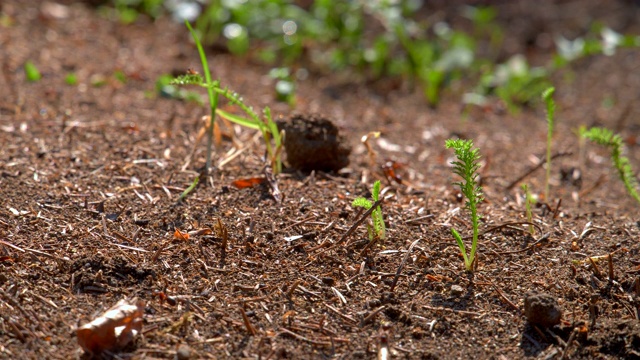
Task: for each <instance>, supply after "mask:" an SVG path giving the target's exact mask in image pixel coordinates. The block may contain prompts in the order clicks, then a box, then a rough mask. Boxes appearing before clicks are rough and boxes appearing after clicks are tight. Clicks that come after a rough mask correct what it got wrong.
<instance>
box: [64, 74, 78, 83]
mask: <svg viewBox="0 0 640 360" xmlns="http://www.w3.org/2000/svg"><path fill="white" fill-rule="evenodd" d="M64 82H65V84H67V85H71V86H74V85H77V84H78V76H77V75H76V74H75V73H69V74H67V76H65V77H64Z"/></svg>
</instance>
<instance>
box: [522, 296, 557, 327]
mask: <svg viewBox="0 0 640 360" xmlns="http://www.w3.org/2000/svg"><path fill="white" fill-rule="evenodd" d="M524 315H525V316H526V318H527V321H529V323H531V324H532V325H540V326H543V327H552V326H554V325H557V324H559V323H560V318H561V317H562V310H561V309H560V306H558V301H557V300H556V298H555V297H553V296H551V295H549V294H544V293H537V292H529V293H527V294H526V296H525V298H524Z"/></svg>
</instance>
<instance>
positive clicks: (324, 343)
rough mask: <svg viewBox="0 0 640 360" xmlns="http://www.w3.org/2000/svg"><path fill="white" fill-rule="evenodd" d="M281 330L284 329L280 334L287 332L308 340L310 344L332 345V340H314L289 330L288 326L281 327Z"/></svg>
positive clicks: (299, 338)
mask: <svg viewBox="0 0 640 360" xmlns="http://www.w3.org/2000/svg"><path fill="white" fill-rule="evenodd" d="M280 331H282V332H281V333H280V334H287V335H289V336H293V337H294V338H296V339H298V340H302V341H306V342H308V343H310V344H313V345H320V346H331V343H330V342H327V341H317V340H312V339H309V338H306V337H304V336H302V335H299V334H296V333H294V332H293V331H291V330H289V329H287V328H280Z"/></svg>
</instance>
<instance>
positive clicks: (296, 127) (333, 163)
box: [277, 114, 351, 172]
mask: <svg viewBox="0 0 640 360" xmlns="http://www.w3.org/2000/svg"><path fill="white" fill-rule="evenodd" d="M277 123H278V128H279V129H280V130H284V131H285V133H286V135H285V139H284V147H285V151H286V154H287V163H288V164H289V166H290V167H292V168H294V169H298V170H301V171H305V172H310V171H312V170H320V171H338V170H340V169H342V168H343V167H345V166H347V165H349V154H350V153H351V148H350V147H349V145H348V144H346V141H345V139H344V137H343V136H341V135H340V134H339V130H338V128H337V127H336V125H335V124H334V123H333V122H332V121H331V120H329V119H327V118H325V117H323V116H321V115H317V114H311V115H306V114H305V115H303V114H296V115H293V116H291V117H290V118H289V119H284V120H280V121H278V122H277Z"/></svg>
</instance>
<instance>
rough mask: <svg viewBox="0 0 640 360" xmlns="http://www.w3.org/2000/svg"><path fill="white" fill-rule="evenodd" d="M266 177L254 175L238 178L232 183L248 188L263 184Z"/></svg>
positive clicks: (238, 186) (239, 187)
mask: <svg viewBox="0 0 640 360" xmlns="http://www.w3.org/2000/svg"><path fill="white" fill-rule="evenodd" d="M265 180H266V179H265V178H264V177H252V178H246V179H238V180H235V181H233V182H232V183H231V184H232V185H233V186H235V187H236V188H238V189H246V188H250V187H254V186H256V185H260V184H262V183H263V182H264V181H265Z"/></svg>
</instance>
